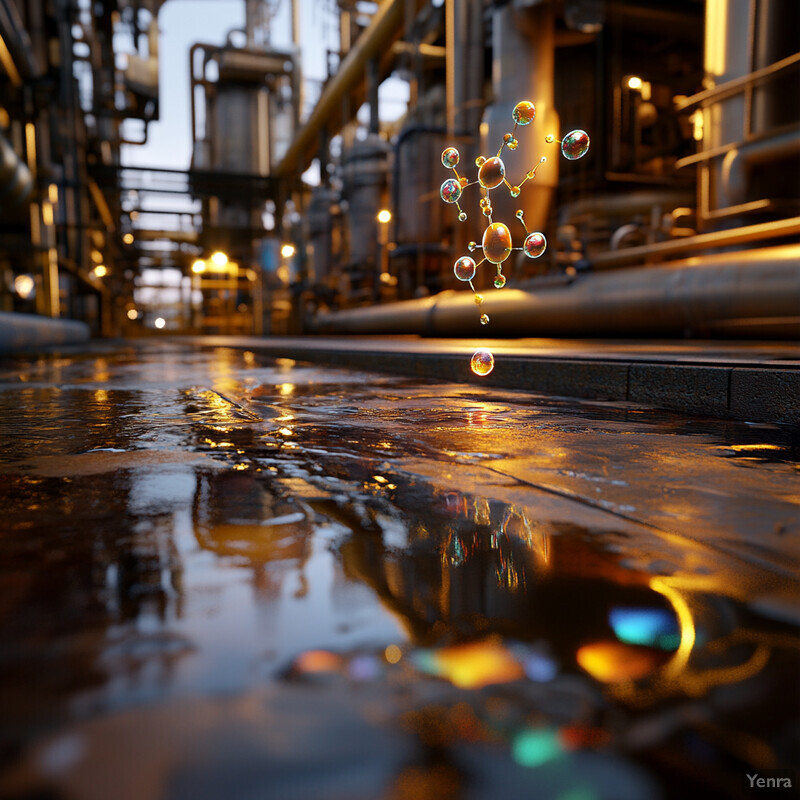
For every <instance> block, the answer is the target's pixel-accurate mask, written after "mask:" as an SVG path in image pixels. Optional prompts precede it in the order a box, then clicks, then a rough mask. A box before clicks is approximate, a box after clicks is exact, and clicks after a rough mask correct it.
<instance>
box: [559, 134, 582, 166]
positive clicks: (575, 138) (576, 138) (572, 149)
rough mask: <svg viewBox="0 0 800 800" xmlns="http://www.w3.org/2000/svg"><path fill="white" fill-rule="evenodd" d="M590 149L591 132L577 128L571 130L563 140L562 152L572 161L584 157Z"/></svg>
mask: <svg viewBox="0 0 800 800" xmlns="http://www.w3.org/2000/svg"><path fill="white" fill-rule="evenodd" d="M588 150H589V134H588V133H586V131H582V130H575V131H570V132H569V133H568V134H567V135H566V136H565V137H564V138H563V139H562V140H561V152H562V154H563V155H564V158H568V159H569V160H570V161H576V160H577V159H579V158H583V156H585V155H586V153H587V151H588Z"/></svg>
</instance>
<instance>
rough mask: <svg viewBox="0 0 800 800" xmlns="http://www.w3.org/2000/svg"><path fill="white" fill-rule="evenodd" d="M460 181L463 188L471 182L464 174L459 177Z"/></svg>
mask: <svg viewBox="0 0 800 800" xmlns="http://www.w3.org/2000/svg"><path fill="white" fill-rule="evenodd" d="M458 182H459V183H460V184H461V188H462V189H463V188H464V187H465V186H466V185H467V184H468V183H469V180H468V179H467V178H466V177H465V176H464V175H462V176H461V177H460V178H459V179H458Z"/></svg>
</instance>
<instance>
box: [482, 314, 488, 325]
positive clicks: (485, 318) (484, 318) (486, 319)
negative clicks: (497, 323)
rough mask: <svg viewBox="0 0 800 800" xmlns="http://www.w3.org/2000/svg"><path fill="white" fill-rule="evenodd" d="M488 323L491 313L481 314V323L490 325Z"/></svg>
mask: <svg viewBox="0 0 800 800" xmlns="http://www.w3.org/2000/svg"><path fill="white" fill-rule="evenodd" d="M488 324H489V315H488V314H481V325H488Z"/></svg>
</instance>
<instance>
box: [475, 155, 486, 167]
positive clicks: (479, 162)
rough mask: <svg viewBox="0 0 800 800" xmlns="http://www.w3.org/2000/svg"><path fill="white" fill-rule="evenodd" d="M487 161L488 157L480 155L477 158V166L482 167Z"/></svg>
mask: <svg viewBox="0 0 800 800" xmlns="http://www.w3.org/2000/svg"><path fill="white" fill-rule="evenodd" d="M485 163H486V159H485V158H484V157H483V156H478V157H477V158H476V159H475V166H476V167H482V166H483V165H484V164H485Z"/></svg>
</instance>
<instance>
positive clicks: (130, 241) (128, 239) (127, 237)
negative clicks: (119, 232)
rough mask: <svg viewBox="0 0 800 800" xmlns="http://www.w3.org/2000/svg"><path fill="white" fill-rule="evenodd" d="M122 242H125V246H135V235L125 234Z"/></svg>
mask: <svg viewBox="0 0 800 800" xmlns="http://www.w3.org/2000/svg"><path fill="white" fill-rule="evenodd" d="M122 241H123V242H124V243H125V244H133V234H132V233H126V234H125V235H124V236H123V237H122Z"/></svg>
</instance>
